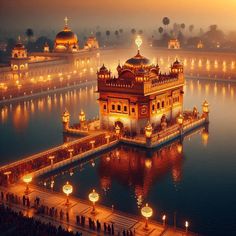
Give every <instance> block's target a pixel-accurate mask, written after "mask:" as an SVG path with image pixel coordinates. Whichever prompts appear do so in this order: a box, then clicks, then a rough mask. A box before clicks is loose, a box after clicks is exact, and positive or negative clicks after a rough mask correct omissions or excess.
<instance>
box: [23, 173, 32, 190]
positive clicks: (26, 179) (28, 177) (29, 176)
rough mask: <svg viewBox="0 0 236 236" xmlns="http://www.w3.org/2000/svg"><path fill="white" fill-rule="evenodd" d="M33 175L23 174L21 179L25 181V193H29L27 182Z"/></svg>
mask: <svg viewBox="0 0 236 236" xmlns="http://www.w3.org/2000/svg"><path fill="white" fill-rule="evenodd" d="M32 179H33V177H32V175H30V174H27V175H25V176H23V181H24V182H25V183H26V189H25V194H26V195H27V194H28V193H29V183H30V182H31V181H32Z"/></svg>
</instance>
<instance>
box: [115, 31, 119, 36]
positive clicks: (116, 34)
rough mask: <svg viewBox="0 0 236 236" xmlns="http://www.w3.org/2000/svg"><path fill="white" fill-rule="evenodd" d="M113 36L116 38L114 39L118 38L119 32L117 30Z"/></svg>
mask: <svg viewBox="0 0 236 236" xmlns="http://www.w3.org/2000/svg"><path fill="white" fill-rule="evenodd" d="M115 36H116V38H118V37H119V31H118V30H116V31H115Z"/></svg>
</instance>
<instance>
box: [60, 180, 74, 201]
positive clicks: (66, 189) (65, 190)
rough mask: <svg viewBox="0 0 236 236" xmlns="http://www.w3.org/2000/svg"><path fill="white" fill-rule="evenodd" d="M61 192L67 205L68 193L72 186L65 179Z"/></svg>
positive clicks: (71, 190) (70, 191)
mask: <svg viewBox="0 0 236 236" xmlns="http://www.w3.org/2000/svg"><path fill="white" fill-rule="evenodd" d="M62 191H63V193H65V194H66V196H67V198H66V205H69V195H70V194H71V193H72V192H73V186H72V185H71V184H69V182H68V181H67V182H66V184H65V185H64V186H63V187H62Z"/></svg>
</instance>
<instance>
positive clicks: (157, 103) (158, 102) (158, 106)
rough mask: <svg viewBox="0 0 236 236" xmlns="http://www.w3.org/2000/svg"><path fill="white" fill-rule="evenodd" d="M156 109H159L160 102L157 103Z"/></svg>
mask: <svg viewBox="0 0 236 236" xmlns="http://www.w3.org/2000/svg"><path fill="white" fill-rule="evenodd" d="M157 109H158V110H159V109H160V102H158V103H157Z"/></svg>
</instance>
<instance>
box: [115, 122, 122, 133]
mask: <svg viewBox="0 0 236 236" xmlns="http://www.w3.org/2000/svg"><path fill="white" fill-rule="evenodd" d="M117 125H118V126H119V127H120V131H121V132H122V131H123V130H124V124H123V123H122V122H121V121H119V120H118V121H116V122H115V127H116V126H117Z"/></svg>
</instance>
